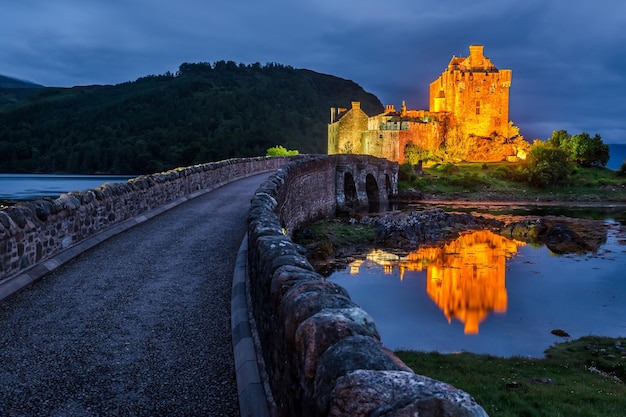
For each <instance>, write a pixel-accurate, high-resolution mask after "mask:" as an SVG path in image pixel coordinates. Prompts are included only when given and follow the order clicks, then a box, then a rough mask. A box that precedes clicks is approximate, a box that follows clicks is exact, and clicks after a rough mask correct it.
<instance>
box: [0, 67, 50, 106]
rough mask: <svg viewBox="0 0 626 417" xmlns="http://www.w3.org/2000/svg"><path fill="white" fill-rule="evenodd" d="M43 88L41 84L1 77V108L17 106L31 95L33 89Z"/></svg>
mask: <svg viewBox="0 0 626 417" xmlns="http://www.w3.org/2000/svg"><path fill="white" fill-rule="evenodd" d="M42 87H43V86H41V85H39V84H34V83H31V82H28V81H22V80H18V79H16V78H11V77H7V76H4V75H0V108H2V107H4V106H6V105H10V104H15V103H17V102H19V101H20V100H22V99H24V98H25V97H27V96H28V95H30V94H31V93H32V92H33V91H34V90H33V89H37V88H42Z"/></svg>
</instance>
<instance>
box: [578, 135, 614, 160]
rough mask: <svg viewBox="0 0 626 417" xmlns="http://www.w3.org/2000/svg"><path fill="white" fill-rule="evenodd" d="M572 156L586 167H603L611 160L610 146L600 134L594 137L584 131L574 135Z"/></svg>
mask: <svg viewBox="0 0 626 417" xmlns="http://www.w3.org/2000/svg"><path fill="white" fill-rule="evenodd" d="M571 142H572V146H571V152H570V157H571V158H572V160H573V161H575V162H576V163H577V164H578V165H580V166H584V167H603V166H605V165H606V163H607V162H609V157H610V155H609V146H608V145H606V144H605V143H604V142H602V138H601V137H600V135H598V134H597V133H596V135H595V136H594V137H593V138H592V137H590V136H589V134H588V133H586V132H582V133H580V134H578V135H574V136H572V140H571Z"/></svg>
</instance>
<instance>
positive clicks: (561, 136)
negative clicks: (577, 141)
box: [548, 130, 572, 148]
mask: <svg viewBox="0 0 626 417" xmlns="http://www.w3.org/2000/svg"><path fill="white" fill-rule="evenodd" d="M571 138H572V136H571V135H570V134H569V133H567V130H553V131H552V137H551V138H550V139H548V145H549V146H552V147H553V148H560V147H561V146H562V145H563V146H565V144H567V143H569V141H570V139H571Z"/></svg>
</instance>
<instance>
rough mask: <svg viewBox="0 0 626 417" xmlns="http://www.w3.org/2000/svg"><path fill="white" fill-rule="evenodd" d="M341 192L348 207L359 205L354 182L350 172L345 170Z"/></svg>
mask: <svg viewBox="0 0 626 417" xmlns="http://www.w3.org/2000/svg"><path fill="white" fill-rule="evenodd" d="M343 194H344V197H345V204H346V206H347V207H349V208H352V209H354V208H356V207H358V205H359V198H358V195H357V191H356V183H355V182H354V177H353V176H352V173H351V172H346V173H345V174H344V179H343Z"/></svg>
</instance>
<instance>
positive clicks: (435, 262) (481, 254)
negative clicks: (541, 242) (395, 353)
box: [329, 223, 626, 357]
mask: <svg viewBox="0 0 626 417" xmlns="http://www.w3.org/2000/svg"><path fill="white" fill-rule="evenodd" d="M480 233H483V234H482V235H481V234H480ZM489 235H492V236H489ZM494 236H495V237H494ZM368 258H369V259H367V260H365V261H362V260H361V261H355V262H353V263H352V264H351V265H350V266H349V267H348V268H346V269H345V270H343V271H337V272H335V273H333V274H332V275H331V276H330V277H329V279H331V280H333V281H334V282H336V283H338V284H339V285H341V286H343V287H345V288H346V289H347V290H348V292H349V293H350V296H351V297H352V299H353V300H354V301H355V302H356V303H357V304H359V305H360V306H361V307H362V308H363V309H364V310H365V311H367V312H368V313H369V314H370V315H371V316H372V317H373V318H374V321H375V322H376V326H377V328H378V330H379V332H380V334H381V337H382V341H383V343H385V345H386V346H388V347H390V348H391V349H399V348H404V349H414V350H421V351H439V352H443V353H450V352H459V351H468V352H474V353H488V354H493V355H497V356H513V355H522V356H531V357H541V356H543V352H544V351H545V349H547V348H548V347H549V346H550V345H551V344H553V343H555V342H558V341H562V340H563V339H561V338H559V337H557V336H554V335H553V334H551V331H552V330H555V329H562V330H565V331H566V332H568V333H569V334H570V335H571V337H572V338H577V337H581V336H586V335H603V336H613V337H618V336H619V337H623V336H625V335H626V277H624V273H623V271H624V270H626V238H625V237H624V236H621V237H620V236H619V235H618V223H612V224H611V229H610V231H609V233H608V235H607V241H606V243H605V244H604V245H603V246H602V247H601V248H600V249H599V251H598V252H597V253H596V254H595V255H584V256H577V255H568V256H557V255H554V254H552V253H551V252H550V251H549V250H548V249H547V248H546V247H545V246H539V247H538V246H532V245H530V244H525V243H523V242H516V241H511V240H508V239H505V238H503V237H501V236H498V235H493V234H492V233H491V232H487V231H482V232H477V234H467V235H463V236H462V237H461V238H459V241H457V242H453V243H450V244H449V245H447V246H445V247H439V248H424V249H420V251H416V252H413V253H411V254H410V255H409V256H406V257H398V256H396V255H393V254H390V253H385V252H382V251H378V252H374V253H370V254H369V256H368Z"/></svg>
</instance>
